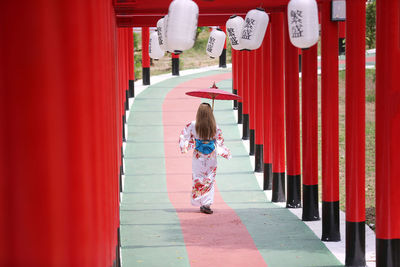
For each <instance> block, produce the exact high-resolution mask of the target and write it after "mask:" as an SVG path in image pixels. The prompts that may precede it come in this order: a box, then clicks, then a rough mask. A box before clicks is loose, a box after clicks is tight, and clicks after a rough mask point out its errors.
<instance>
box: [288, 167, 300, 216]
mask: <svg viewBox="0 0 400 267" xmlns="http://www.w3.org/2000/svg"><path fill="white" fill-rule="evenodd" d="M300 184H301V178H300V175H288V176H287V200H286V208H291V209H298V208H301V190H300Z"/></svg>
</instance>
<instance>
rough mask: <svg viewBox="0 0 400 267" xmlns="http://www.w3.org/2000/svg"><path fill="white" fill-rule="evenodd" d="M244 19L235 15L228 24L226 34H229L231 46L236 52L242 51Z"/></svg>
mask: <svg viewBox="0 0 400 267" xmlns="http://www.w3.org/2000/svg"><path fill="white" fill-rule="evenodd" d="M243 23H244V19H243V18H242V17H240V16H236V15H233V16H231V17H230V18H229V19H228V21H227V22H226V32H227V33H228V37H229V41H230V42H231V46H232V48H233V49H235V50H241V49H242V46H241V42H240V40H241V34H242V30H243Z"/></svg>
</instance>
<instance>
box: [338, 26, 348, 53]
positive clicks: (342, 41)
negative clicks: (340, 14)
mask: <svg viewBox="0 0 400 267" xmlns="http://www.w3.org/2000/svg"><path fill="white" fill-rule="evenodd" d="M345 38H346V21H339V55H343V54H344V53H345V52H346V51H345V50H346V46H345Z"/></svg>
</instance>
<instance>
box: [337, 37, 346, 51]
mask: <svg viewBox="0 0 400 267" xmlns="http://www.w3.org/2000/svg"><path fill="white" fill-rule="evenodd" d="M344 39H345V38H339V55H344V54H346V43H345V42H344Z"/></svg>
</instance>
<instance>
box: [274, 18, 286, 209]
mask: <svg viewBox="0 0 400 267" xmlns="http://www.w3.org/2000/svg"><path fill="white" fill-rule="evenodd" d="M283 27H284V23H283V13H281V12H280V13H271V39H272V46H271V51H272V52H271V69H272V71H271V76H272V77H271V82H272V83H271V87H272V90H271V92H272V103H271V107H272V120H271V122H272V201H273V202H284V201H285V93H284V62H283V46H284V44H283Z"/></svg>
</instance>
